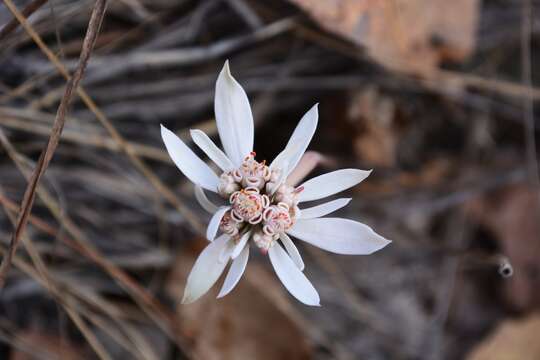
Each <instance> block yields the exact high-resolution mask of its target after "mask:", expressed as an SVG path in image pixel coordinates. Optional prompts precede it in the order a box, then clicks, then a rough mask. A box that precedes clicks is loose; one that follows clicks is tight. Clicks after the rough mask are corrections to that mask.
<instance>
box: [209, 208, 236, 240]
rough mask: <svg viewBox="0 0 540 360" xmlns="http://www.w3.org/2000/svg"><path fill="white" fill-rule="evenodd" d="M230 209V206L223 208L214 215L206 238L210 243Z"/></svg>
mask: <svg viewBox="0 0 540 360" xmlns="http://www.w3.org/2000/svg"><path fill="white" fill-rule="evenodd" d="M229 209H230V206H222V207H220V208H219V209H217V211H216V212H215V213H214V215H212V218H211V219H210V222H209V223H208V228H207V229H206V238H207V239H208V241H213V240H214V238H215V237H216V234H217V232H218V229H219V223H220V222H221V219H222V218H223V215H225V213H226V212H227V211H228V210H229Z"/></svg>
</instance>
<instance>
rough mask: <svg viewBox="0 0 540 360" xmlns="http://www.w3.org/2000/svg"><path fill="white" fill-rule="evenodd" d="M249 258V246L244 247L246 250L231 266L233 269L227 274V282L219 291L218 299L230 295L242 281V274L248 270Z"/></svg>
mask: <svg viewBox="0 0 540 360" xmlns="http://www.w3.org/2000/svg"><path fill="white" fill-rule="evenodd" d="M248 258H249V246H244V249H243V250H242V252H241V253H240V255H239V256H238V257H237V258H236V259H234V260H233V262H232V264H231V268H230V269H229V272H228V273H227V277H226V278H225V282H224V283H223V286H222V287H221V290H220V291H219V294H218V296H217V297H218V299H219V298H221V297H223V296H225V295H227V294H228V293H230V292H231V290H232V289H234V287H235V286H236V284H238V281H240V278H241V277H242V274H243V273H244V270H245V269H246V265H247V262H248Z"/></svg>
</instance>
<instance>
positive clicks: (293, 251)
mask: <svg viewBox="0 0 540 360" xmlns="http://www.w3.org/2000/svg"><path fill="white" fill-rule="evenodd" d="M279 238H280V239H281V242H282V243H283V246H285V250H287V252H288V253H289V256H290V257H291V260H292V261H294V263H295V264H296V266H297V267H298V269H300V271H304V261H303V260H302V256H300V252H299V251H298V249H297V248H296V245H294V243H293V241H292V240H291V238H290V237H289V236H288V235H287V234H285V233H281V234H279Z"/></svg>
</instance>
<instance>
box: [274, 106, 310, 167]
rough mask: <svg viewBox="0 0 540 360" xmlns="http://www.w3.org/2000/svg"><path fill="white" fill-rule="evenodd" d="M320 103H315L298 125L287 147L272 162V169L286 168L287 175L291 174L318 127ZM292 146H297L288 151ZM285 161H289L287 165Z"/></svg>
mask: <svg viewBox="0 0 540 360" xmlns="http://www.w3.org/2000/svg"><path fill="white" fill-rule="evenodd" d="M318 105H319V104H315V105H313V107H312V108H311V109H310V110H309V111H308V112H307V113H306V114H305V115H304V116H303V117H302V119H301V120H300V122H299V123H298V125H297V126H296V129H294V132H293V134H292V135H291V138H290V139H289V142H288V143H287V146H285V149H283V151H282V152H281V153H280V154H279V155H278V156H277V157H276V158H275V159H274V161H272V164H270V168H271V169H273V168H274V167H276V168H280V169H286V170H285V171H286V173H287V175H289V173H290V172H291V171H292V170H293V169H294V168H295V166H296V165H297V164H298V162H299V161H300V159H301V158H302V155H304V153H305V152H306V149H307V147H308V145H309V143H310V142H311V138H312V137H313V134H314V133H315V130H316V129H317V122H318V119H319V112H318V108H317V107H318ZM292 146H295V149H294V151H288V150H290V148H291V147H292ZM285 161H287V162H288V164H287V165H286V167H285V164H284V162H285Z"/></svg>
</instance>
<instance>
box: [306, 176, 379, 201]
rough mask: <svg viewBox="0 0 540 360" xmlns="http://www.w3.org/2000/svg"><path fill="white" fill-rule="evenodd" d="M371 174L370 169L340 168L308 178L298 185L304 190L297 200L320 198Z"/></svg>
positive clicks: (343, 188)
mask: <svg viewBox="0 0 540 360" xmlns="http://www.w3.org/2000/svg"><path fill="white" fill-rule="evenodd" d="M369 174H371V170H369V171H365V170H358V169H342V170H336V171H332V172H331V173H327V174H323V175H320V176H317V177H315V178H313V179H309V180H308V181H306V182H305V183H303V184H302V185H300V187H303V188H304V190H303V191H302V192H301V193H300V196H299V197H298V199H299V201H300V202H302V201H311V200H317V199H322V198H325V197H327V196H330V195H333V194H336V193H338V192H341V191H343V190H346V189H348V188H350V187H353V186H355V185H356V184H358V183H359V182H361V181H362V180H364V179H365V178H367V177H368V176H369Z"/></svg>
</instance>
